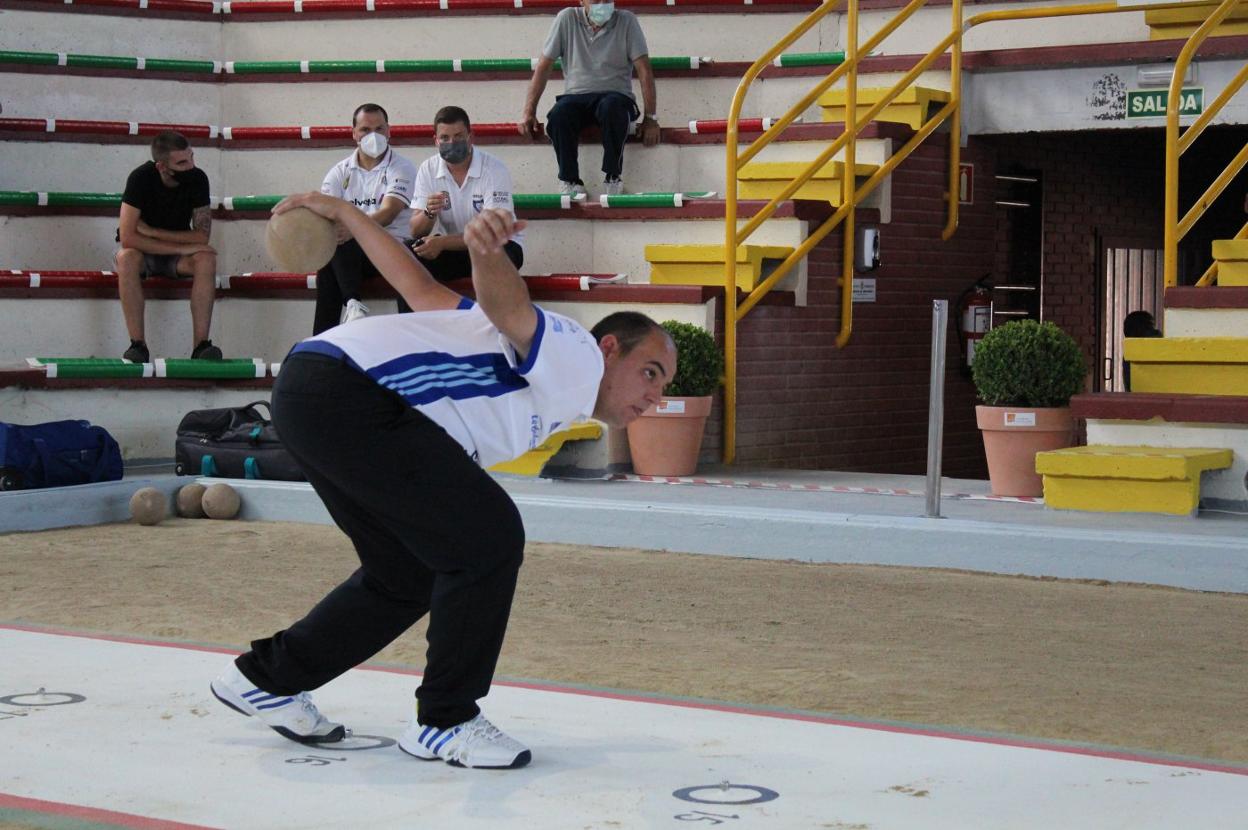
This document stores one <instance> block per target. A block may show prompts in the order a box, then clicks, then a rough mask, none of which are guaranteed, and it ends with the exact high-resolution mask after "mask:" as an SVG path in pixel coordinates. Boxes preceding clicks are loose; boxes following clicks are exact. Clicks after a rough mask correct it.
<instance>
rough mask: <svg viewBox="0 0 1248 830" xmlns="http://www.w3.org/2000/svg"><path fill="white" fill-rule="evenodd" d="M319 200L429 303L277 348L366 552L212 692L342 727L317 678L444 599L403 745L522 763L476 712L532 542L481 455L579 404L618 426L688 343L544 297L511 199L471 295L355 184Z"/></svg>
mask: <svg viewBox="0 0 1248 830" xmlns="http://www.w3.org/2000/svg"><path fill="white" fill-rule="evenodd" d="M298 206H302V207H307V208H310V209H311V210H313V211H315V212H316V213H318V214H320V215H322V216H324V217H326V218H327V219H330V220H332V221H335V222H340V223H342V224H343V225H345V226H346V227H347V228H348V229H349V230H350V231H351V233H352V234H353V235H354V237H355V238H356V239H357V240H358V241H359V243H360V245H361V247H362V248H363V249H364V250H365V252H366V253H367V254H368V257H369V259H370V260H372V261H373V262H374V263H375V264H376V265H377V268H378V270H379V271H380V272H381V273H382V275H383V276H384V277H385V278H386V279H387V280H388V281H389V282H390V283H391V284H392V285H393V286H394V287H395V289H396V290H397V291H398V292H399V293H400V294H401V295H402V296H403V299H404V300H405V301H406V302H407V304H408V305H409V306H411V308H412V310H413V312H414V313H412V314H399V315H387V316H382V317H368V318H364V319H361V320H357V321H355V322H351V323H347V324H345V325H342V326H338V327H337V328H334V329H331V330H330V331H327V332H324V333H323V334H321V335H318V336H314V337H312V338H310V339H308V340H305V341H303V342H301V343H299V344H298V345H296V346H295V348H294V349H293V350H292V352H291V354H290V355H289V356H288V357H287V358H286V360H285V362H283V364H282V371H281V374H280V375H279V376H278V379H277V382H276V384H275V386H274V389H273V419H274V422H275V423H276V425H277V428H278V430H279V431H280V433H281V436H282V441H283V443H284V444H285V445H286V447H287V448H288V449H289V450H290V452H291V454H292V455H293V456H294V457H295V459H296V460H297V461H298V462H299V463H300V465H301V466H302V467H303V470H304V472H305V473H306V474H307V477H308V481H309V482H311V484H312V486H313V487H314V488H315V490H316V492H317V494H318V495H320V497H321V499H322V500H324V502H325V506H326V507H327V508H328V509H329V512H330V514H331V515H332V516H333V518H334V521H335V522H337V524H338V526H339V527H340V528H341V529H342V530H343V532H345V533H346V534H347V535H348V536H349V537H350V538H351V541H352V542H353V543H354V545H355V549H356V552H357V554H358V555H359V558H360V567H359V569H358V570H357V571H356V572H355V573H354V574H352V575H351V576H350V577H348V578H347V580H346V581H345V582H343V583H342V584H341V585H339V586H338V587H337V588H335V589H334V590H332V591H331V592H330V593H329V594H328V595H327V596H326V597H325V598H324V599H322V600H321V601H320V602H319V603H318V604H317V605H316V606H315V607H314V608H313V609H312V610H311V611H310V612H309V613H308V614H307V616H305V617H304V618H303V619H301V620H299V621H298V622H296V623H294V624H293V625H291V626H290V627H289V628H287V629H286V630H284V631H280V632H278V633H277V634H274V635H273V636H272V637H267V638H264V639H260V640H256V641H254V642H253V643H252V644H251V650H250V651H248V652H247V653H246V654H243V655H242V656H241V657H239V658H238V659H237V660H235V661H234V663H233V664H231V665H230V666H229V667H228V668H227V670H226V672H225V673H224V674H223V675H222V676H221V677H219V678H217V679H216V680H214V681H213V682H212V691H213V694H214V695H216V696H217V698H219V699H220V700H221V701H222V702H223V703H225V704H226V705H228V706H230V707H231V708H233V709H235V710H237V711H239V712H241V713H243V714H245V715H254V716H256V717H258V718H260V720H261V721H263V722H264V723H266V724H267V725H269V726H270V727H272V728H273V729H275V730H276V731H278V732H279V733H281V734H282V735H284V736H285V737H287V738H290V739H292V740H295V741H299V742H302V743H328V742H333V741H339V740H342V739H343V738H344V737H345V736H346V734H347V731H346V729H345V728H344V726H343V725H342V724H339V723H335V722H333V721H330V720H328V719H326V718H325V717H324V716H323V715H321V713H320V712H319V711H318V710H317V708H316V706H315V705H314V704H313V703H312V700H311V698H310V697H309V695H308V692H309V691H310V690H312V689H316V688H317V687H319V686H321V685H323V684H325V683H327V682H329V681H330V680H332V679H334V678H335V677H337V676H338V675H340V674H342V673H344V672H346V671H347V670H349V669H351V668H352V667H354V666H356V665H358V664H359V663H361V662H363V661H365V660H367V659H369V658H370V657H372V656H373V655H374V654H376V653H377V652H378V651H379V650H381V649H382V648H383V647H385V646H386V645H387V644H389V643H390V642H392V641H393V640H395V639H396V638H397V637H398V636H399V635H401V634H402V633H403V632H405V631H406V630H407V629H408V628H410V627H411V626H412V625H413V624H414V623H415V622H416V621H417V620H419V619H420V618H421V617H423V616H424V615H425V614H426V613H428V614H429V627H428V633H427V635H426V636H427V640H428V645H429V648H428V652H427V664H426V667H425V672H424V675H423V678H422V681H421V684H420V686H419V688H417V689H416V707H415V714H414V717H413V719H412V723H411V726H410V727H409V728H408V729H407V731H406V732H404V733H403V735H402V736H401V737H400V738H399V747H400V748H401V749H402V750H403V751H404V752H406V753H408V754H409V755H412V756H415V757H417V758H420V759H423V760H430V761H432V760H444V761H447V762H448V763H450V764H453V765H456V766H464V767H484V768H495V769H498V768H514V767H521V766H524V765H525V764H527V763H528V762H529V760H530V758H531V755H530V752H529V750H528V749H527V748H525V747H524V746H523V745H522V744H521V743H520V742H518V741H516V740H514V739H513V738H511V737H509V736H508V735H506V734H504V733H503V732H501V731H500V730H499V729H498V728H496V727H495V726H494V725H493V724H491V723H490V722H489V721H488V720H486V718H485V716H484V715H482V714H481V711H480V709H479V707H478V705H477V701H478V700H479V699H480V698H482V697H484V696H485V695H486V694H487V692H488V691H489V689H490V683H491V681H492V680H493V676H494V669H495V664H496V662H497V660H498V655H499V651H500V650H501V648H502V643H503V636H504V634H505V632H506V629H507V620H508V617H509V616H510V613H511V602H512V596H513V595H514V593H515V587H516V576H517V573H518V571H519V568H520V563H521V560H522V557H523V551H524V526H523V524H522V523H521V519H520V514H519V512H518V511H517V509H516V507H515V505H514V504H513V503H512V501H511V499H510V497H508V495H507V493H506V492H505V491H504V490H503V489H502V487H500V486H499V485H498V483H497V482H495V481H494V479H493V478H491V477H490V476H489V475H488V474H487V473H486V472H485V470H484V469H483V468H484V467H488V466H490V465H492V464H496V463H498V462H500V461H505V460H508V459H511V458H514V457H516V456H519V455H521V454H523V453H524V452H526V451H527V450H529V449H531V448H534V447H536V446H537V445H539V444H541V443H542V442H543V441H544V440H545V439H546V437H547V436H549V435H550V434H551V433H552V432H554V431H556V430H557V429H559V428H560V427H563V426H566V425H567V424H569V423H571V422H572V421H574V420H576V419H577V418H580V417H583V416H588V415H592V416H594V417H595V418H598V419H601V420H603V421H605V422H606V423H608V424H609V425H611V426H614V427H622V426H624V425H626V424H627V423H629V422H630V421H632V420H633V419H635V418H636V417H637V416H638V415H640V414H641V413H642V412H643V411H645V410H646V409H647V408H648V407H649V406H650V405H652V404H653V403H655V402H656V401H657V400H658V399H659V397H660V394H661V392H662V389H663V386H664V385H665V384H666V383H667V381H668V380H669V379H670V378H671V377H672V374H673V372H674V371H675V369H676V352H675V347H674V346H673V344H672V342H671V340H670V339H669V338H668V337H667V334H666V333H665V332H664V331H663V329H662V328H660V327H659V326H658V325H657V324H655V323H654V321H652V320H650V319H649V318H648V317H645V316H644V315H641V314H637V313H635V312H619V313H616V314H612V315H611V316H609V317H607V318H606V319H604V320H603V321H602V322H600V323H599V324H598V325H597V326H595V327H594V329H593V331H592V332H587V331H585V330H584V329H583V328H582V327H581V326H580V325H578V324H577V323H575V322H574V321H572V320H570V319H568V318H567V317H563V316H560V315H558V314H554V313H552V312H549V311H546V310H544V309H541V308H539V307H537V306H535V305H533V304H532V303H531V302H530V300H529V295H528V290H527V288H526V287H525V284H524V281H523V280H522V279H521V278H520V275H519V274H518V273H517V271H516V269H515V267H514V266H513V265H512V264H511V261H510V260H509V259H508V258H507V256H506V253H505V252H504V246H505V245H506V243H507V241H508V240H509V239H511V237H512V236H513V235H514V234H515V233H516V232H517V231H518V230H520V229H521V228H522V227H523V223H522V222H517V221H515V220H514V218H513V217H512V215H511V214H510V213H509V212H507V211H503V210H498V209H486V210H484V211H482V212H481V213H480V215H478V216H477V217H476V218H474V219H473V220H472V221H471V222H469V223H468V225H467V226H466V228H465V230H464V242H465V244H466V246H467V248H468V252H469V256H470V258H471V262H472V281H473V288H474V291H475V293H476V302H473V301H471V300H469V299H466V298H464V297H462V296H460V295H459V294H457V293H455V292H454V291H452V290H451V289H449V288H447V287H446V286H444V285H441V284H439V283H438V282H436V281H435V280H434V279H433V278H432V277H431V276H430V275H429V273H428V272H427V271H426V270H425V269H424V267H422V266H421V265H420V264H419V263H418V262H417V261H416V260H415V259H414V258H413V257H412V256H411V255H410V254H409V253H408V252H407V251H405V250H404V249H403V247H402V245H400V244H399V243H398V242H397V241H395V240H394V239H393V238H392V237H391V236H390V235H389V234H388V233H386V231H385V229H383V228H382V227H380V226H379V225H377V223H376V222H373V221H372V220H371V219H369V218H368V217H367V216H365V215H364V214H363V213H361V212H360V211H359V210H357V209H356V208H354V207H352V206H351V205H349V204H347V203H346V202H343V201H340V200H338V199H334V198H331V197H327V196H324V195H322V194H316V193H308V194H301V195H298V196H292V197H289V198H287V199H285V200H284V201H283V202H282V203H281V204H279V205H278V206H277V207H275V208H274V212H276V213H281V212H283V211H286V210H290V209H291V208H294V207H298Z"/></svg>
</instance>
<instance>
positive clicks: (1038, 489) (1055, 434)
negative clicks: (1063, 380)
mask: <svg viewBox="0 0 1248 830" xmlns="http://www.w3.org/2000/svg"><path fill="white" fill-rule="evenodd" d="M975 420H976V421H977V422H978V424H979V428H980V430H982V431H983V433H984V453H985V455H987V456H988V478H989V480H990V481H991V482H992V494H993V495H994V496H1031V497H1036V496H1042V495H1044V481H1043V479H1042V478H1041V477H1040V474H1039V473H1037V472H1036V453H1038V452H1046V451H1048V450H1060V449H1062V448H1063V447H1069V446H1070V445H1071V444H1072V443H1073V442H1074V436H1075V419H1074V418H1072V417H1071V415H1070V408H1069V407H1060V408H1046V407H1027V406H977V407H975Z"/></svg>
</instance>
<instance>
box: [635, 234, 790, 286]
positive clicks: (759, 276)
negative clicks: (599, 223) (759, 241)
mask: <svg viewBox="0 0 1248 830" xmlns="http://www.w3.org/2000/svg"><path fill="white" fill-rule="evenodd" d="M791 253H793V248H792V247H788V246H784V245H738V246H737V251H736V275H737V276H736V278H737V287H738V288H740V289H742V290H745V291H750V290H753V289H754V287H755V286H757V285H758V284H759V283H760V282H762V280H763V277H764V271H765V268H766V263H767V262H768V261H772V262H778V261H780V260H783V259H784V258H785V257H787V256H788V255H789V254H791ZM646 260H647V261H648V262H649V263H650V282H651V284H655V285H722V284H723V282H724V247H723V245H714V244H711V245H647V246H646Z"/></svg>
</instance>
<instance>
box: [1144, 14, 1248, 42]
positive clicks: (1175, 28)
mask: <svg viewBox="0 0 1248 830" xmlns="http://www.w3.org/2000/svg"><path fill="white" fill-rule="evenodd" d="M1203 21H1204V18H1201V22H1203ZM1199 25H1200V23H1164V24H1158V25H1154V26H1150V27H1149V34H1148V38H1149V40H1179V39H1181V38H1189V37H1191V36H1192V33H1193V32H1195V31H1196V29H1197V27H1198V26H1199ZM1245 34H1248V22H1235V23H1223V24H1222V25H1221V26H1218V27H1217V28H1215V29H1214V30H1213V31H1212V32H1210V33H1209V36H1210V37H1236V36H1238V35H1245Z"/></svg>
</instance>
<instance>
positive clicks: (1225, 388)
mask: <svg viewBox="0 0 1248 830" xmlns="http://www.w3.org/2000/svg"><path fill="white" fill-rule="evenodd" d="M1131 391H1132V392H1153V393H1156V394H1159V395H1214V396H1245V395H1248V364H1243V363H1135V362H1132V364H1131Z"/></svg>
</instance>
